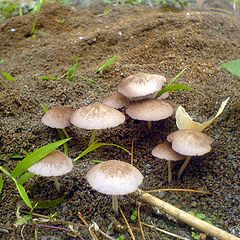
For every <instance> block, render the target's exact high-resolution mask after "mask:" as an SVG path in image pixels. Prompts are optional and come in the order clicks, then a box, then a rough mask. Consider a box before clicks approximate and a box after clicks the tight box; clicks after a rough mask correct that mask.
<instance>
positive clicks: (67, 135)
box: [61, 128, 70, 138]
mask: <svg viewBox="0 0 240 240" xmlns="http://www.w3.org/2000/svg"><path fill="white" fill-rule="evenodd" d="M61 130H62V132H63V134H64V136H65V137H66V138H70V136H69V134H68V133H67V130H66V128H62V129H61Z"/></svg>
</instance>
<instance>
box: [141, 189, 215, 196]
mask: <svg viewBox="0 0 240 240" xmlns="http://www.w3.org/2000/svg"><path fill="white" fill-rule="evenodd" d="M154 192H191V193H202V194H208V195H212V193H210V192H207V191H202V190H194V189H184V188H183V189H181V188H172V189H171V188H160V189H153V190H147V191H144V193H154Z"/></svg>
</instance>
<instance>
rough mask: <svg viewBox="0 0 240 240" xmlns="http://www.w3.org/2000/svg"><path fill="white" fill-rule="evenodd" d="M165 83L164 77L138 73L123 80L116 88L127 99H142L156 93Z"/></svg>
mask: <svg viewBox="0 0 240 240" xmlns="http://www.w3.org/2000/svg"><path fill="white" fill-rule="evenodd" d="M165 82H166V78H165V77H164V76H161V75H157V74H147V73H138V74H135V75H131V76H129V77H127V78H125V79H123V81H122V82H121V83H120V84H119V86H118V91H119V92H120V93H122V94H123V95H125V96H126V97H128V98H135V97H142V96H147V95H149V94H152V93H155V92H158V91H159V90H161V89H162V86H163V85H164V83H165Z"/></svg>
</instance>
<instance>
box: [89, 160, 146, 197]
mask: <svg viewBox="0 0 240 240" xmlns="http://www.w3.org/2000/svg"><path fill="white" fill-rule="evenodd" d="M86 177H87V180H88V182H89V184H90V185H91V187H92V188H93V189H95V190H96V191H98V192H101V193H104V194H108V195H125V194H129V193H132V192H135V191H136V190H137V188H138V186H139V185H140V184H141V183H142V181H143V175H142V174H141V173H140V171H139V170H138V169H137V168H135V167H134V166H132V165H131V164H129V163H126V162H122V161H118V160H110V161H107V162H102V163H99V164H97V165H96V166H94V167H93V168H91V169H90V170H89V172H88V173H87V176H86Z"/></svg>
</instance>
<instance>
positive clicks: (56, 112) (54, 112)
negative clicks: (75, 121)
mask: <svg viewBox="0 0 240 240" xmlns="http://www.w3.org/2000/svg"><path fill="white" fill-rule="evenodd" d="M73 112H74V110H73V109H72V108H71V107H68V106H55V107H53V108H52V109H50V110H49V111H48V112H47V113H45V115H44V116H43V117H42V123H43V124H45V125H47V126H49V127H51V128H65V127H69V126H70V125H71V123H70V116H71V114H72V113H73Z"/></svg>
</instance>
